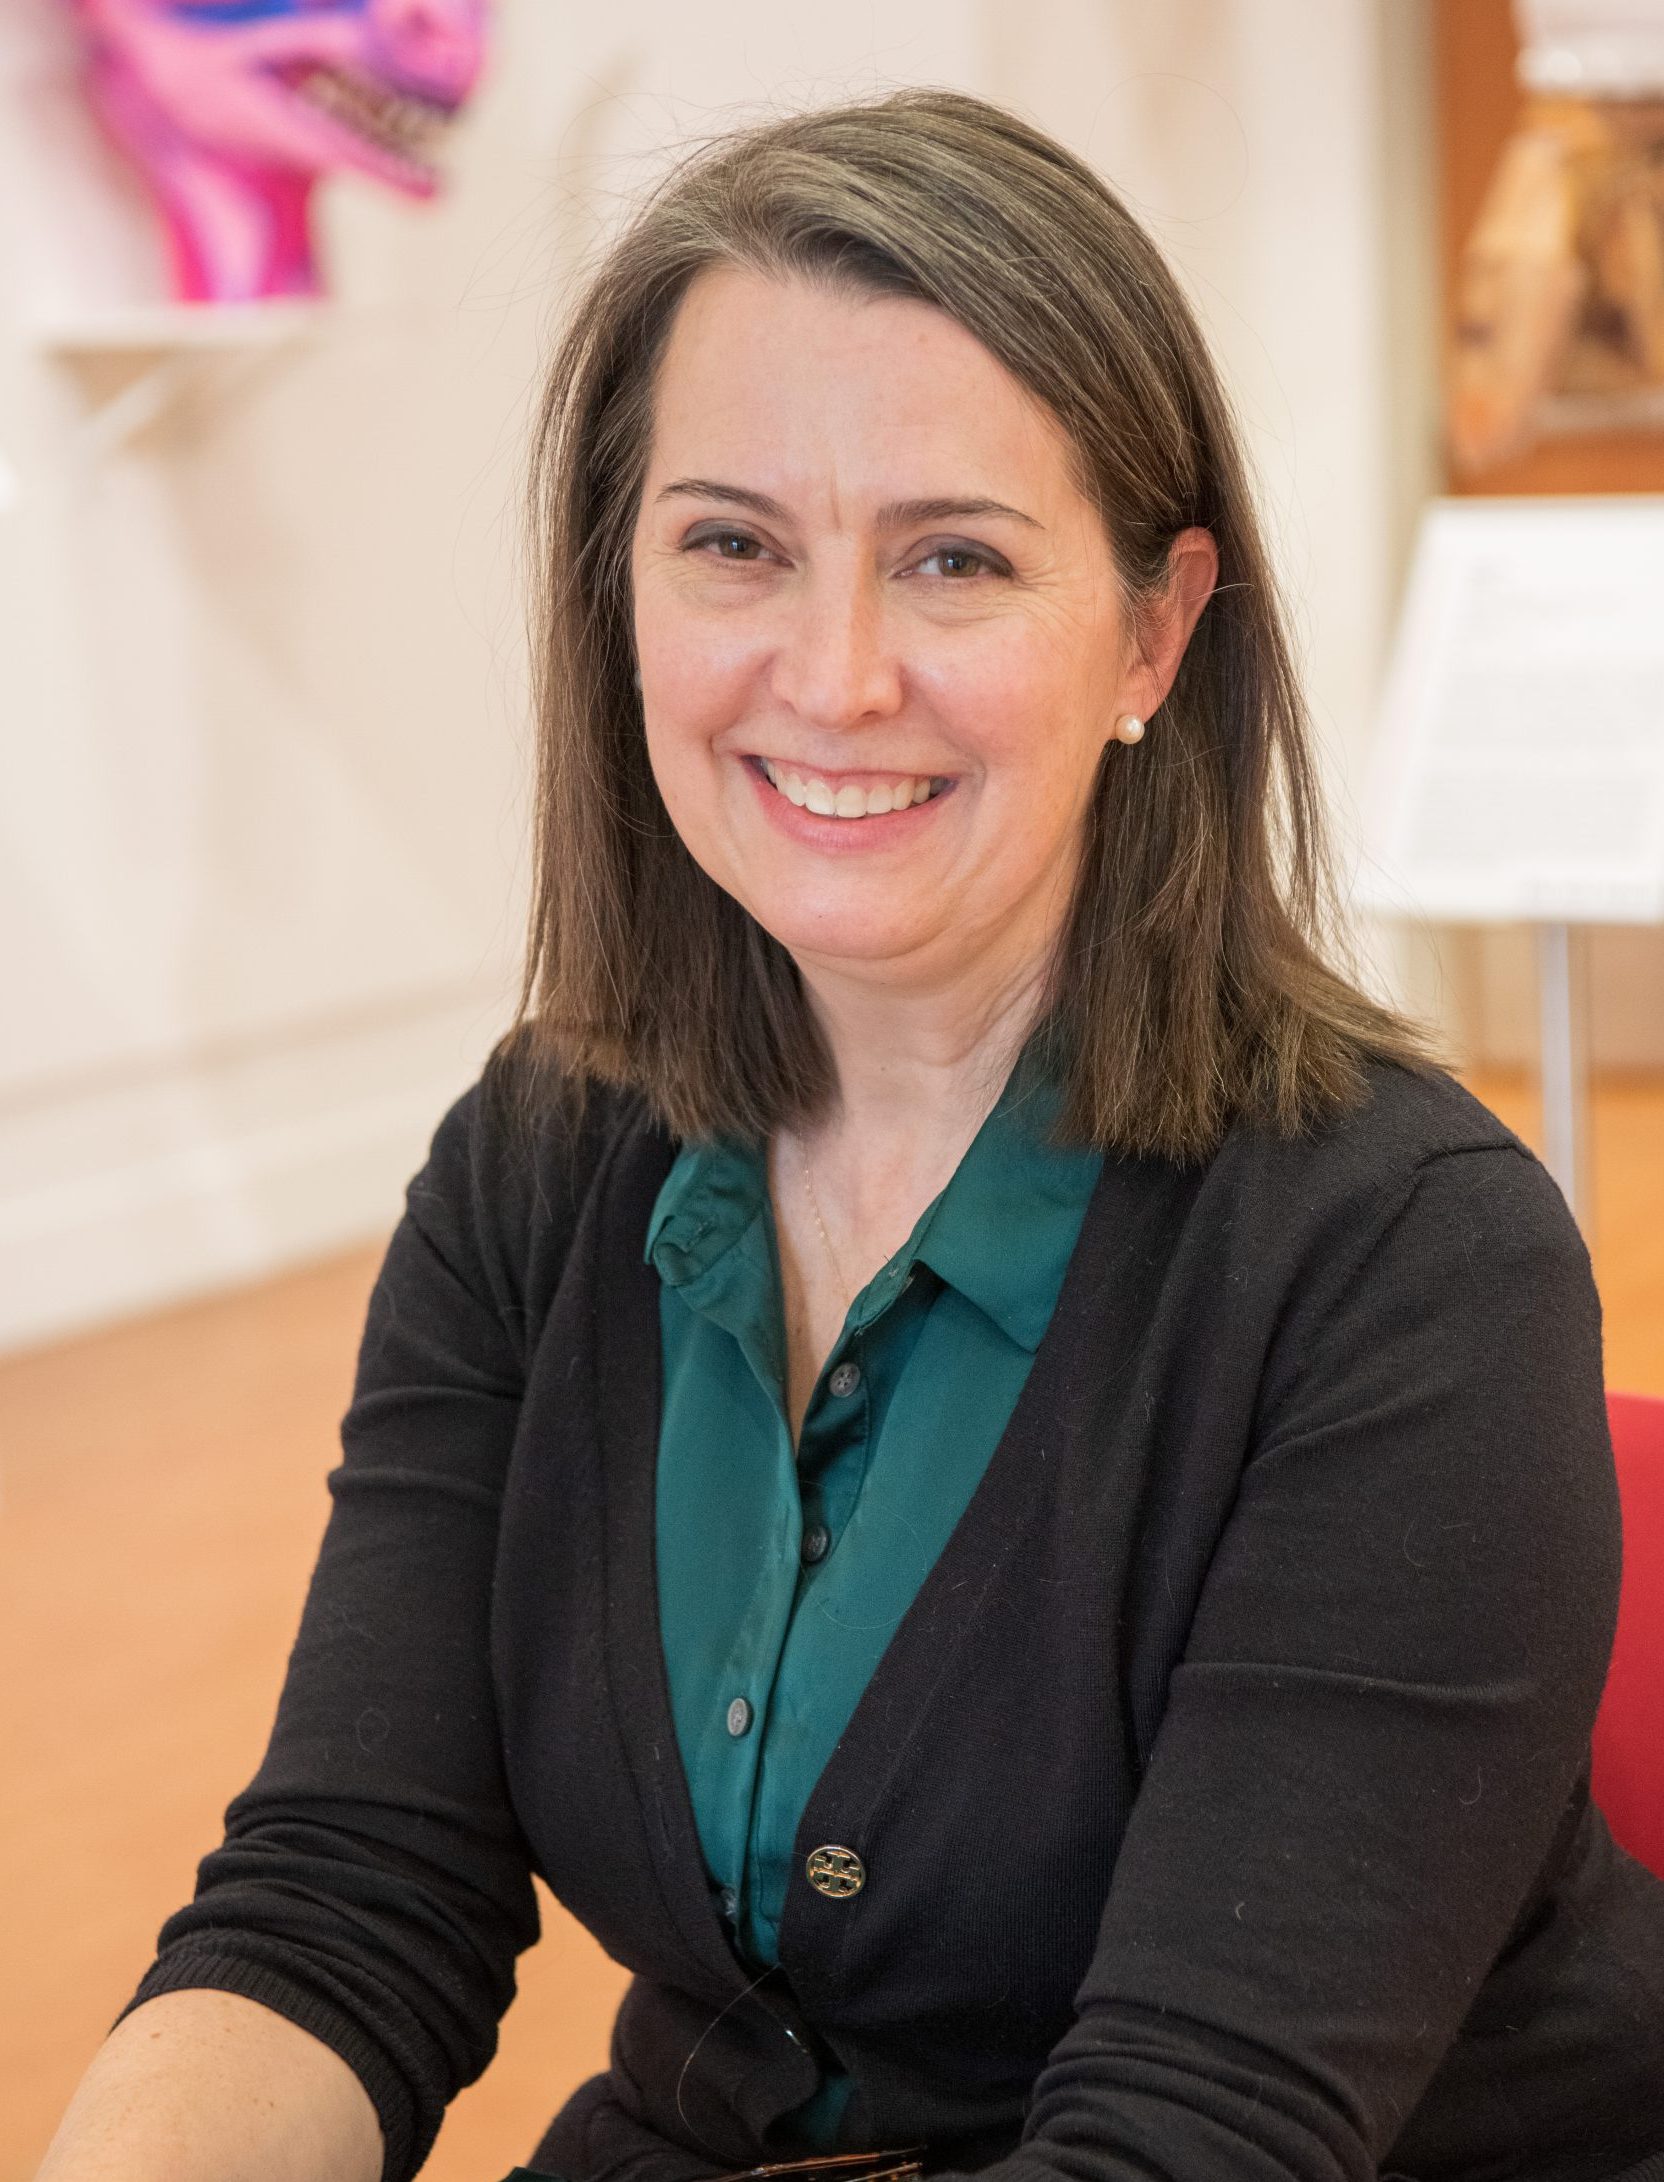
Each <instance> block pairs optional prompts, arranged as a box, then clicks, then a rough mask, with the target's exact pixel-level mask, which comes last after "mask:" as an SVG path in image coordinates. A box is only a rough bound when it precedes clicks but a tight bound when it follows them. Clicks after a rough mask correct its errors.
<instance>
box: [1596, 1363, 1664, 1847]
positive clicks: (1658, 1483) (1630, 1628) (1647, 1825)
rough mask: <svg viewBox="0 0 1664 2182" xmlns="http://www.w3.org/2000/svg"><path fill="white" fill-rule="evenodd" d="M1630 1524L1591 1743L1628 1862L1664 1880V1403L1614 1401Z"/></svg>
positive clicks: (1610, 1404) (1621, 1491)
mask: <svg viewBox="0 0 1664 2182" xmlns="http://www.w3.org/2000/svg"><path fill="white" fill-rule="evenodd" d="M1606 1407H1607V1414H1608V1416H1609V1417H1610V1419H1611V1423H1612V1448H1613V1452H1614V1453H1615V1454H1616V1456H1617V1458H1618V1496H1619V1499H1620V1500H1621V1502H1622V1504H1623V1517H1624V1580H1623V1589H1622V1591H1621V1592H1620V1594H1619V1599H1618V1634H1617V1640H1616V1642H1615V1643H1614V1645H1613V1647H1612V1665H1611V1669H1610V1671H1609V1672H1608V1674H1607V1678H1606V1692H1605V1695H1604V1696H1603V1697H1602V1698H1601V1701H1600V1715H1599V1717H1598V1718H1597V1719H1596V1721H1595V1734H1594V1760H1595V1763H1594V1781H1593V1786H1594V1797H1595V1801H1596V1802H1597V1803H1598V1804H1599V1805H1600V1808H1601V1810H1602V1812H1603V1813H1604V1814H1605V1817H1606V1822H1607V1824H1608V1825H1609V1826H1610V1827H1611V1829H1612V1831H1613V1834H1614V1835H1615V1836H1616V1838H1617V1839H1618V1840H1619V1841H1620V1842H1621V1843H1622V1844H1623V1846H1624V1847H1625V1848H1626V1849H1628V1851H1629V1853H1630V1855H1631V1856H1633V1857H1635V1858H1636V1859H1637V1860H1638V1861H1639V1862H1641V1863H1643V1864H1645V1865H1646V1866H1647V1867H1648V1869H1649V1870H1652V1871H1655V1872H1657V1873H1658V1875H1659V1876H1660V1878H1664V1401H1657V1400H1654V1399H1653V1398H1652V1397H1651V1396H1650V1395H1646V1394H1609V1395H1608V1396H1607V1398H1606Z"/></svg>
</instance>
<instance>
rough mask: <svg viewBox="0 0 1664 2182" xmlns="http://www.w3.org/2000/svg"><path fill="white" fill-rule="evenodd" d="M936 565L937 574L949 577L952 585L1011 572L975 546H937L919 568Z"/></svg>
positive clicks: (926, 556) (921, 562)
mask: <svg viewBox="0 0 1664 2182" xmlns="http://www.w3.org/2000/svg"><path fill="white" fill-rule="evenodd" d="M932 562H934V563H935V564H936V568H937V573H938V574H940V575H943V576H945V577H947V579H948V581H949V582H950V583H969V582H970V581H972V580H973V579H974V578H975V577H977V576H1004V575H1008V574H1009V573H1010V571H1009V570H1008V569H1006V568H1005V567H1003V566H1000V565H997V564H996V563H995V561H994V559H993V557H992V556H991V555H990V554H987V553H983V552H980V551H978V550H977V548H976V547H974V546H955V545H946V546H935V547H933V548H932V549H931V551H930V552H929V553H927V554H926V555H925V557H924V559H923V560H922V561H920V563H919V566H920V567H921V568H928V567H930V565H931V563H932Z"/></svg>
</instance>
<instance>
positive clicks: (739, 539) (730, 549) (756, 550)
mask: <svg viewBox="0 0 1664 2182" xmlns="http://www.w3.org/2000/svg"><path fill="white" fill-rule="evenodd" d="M707 546H714V547H715V548H716V557H717V559H718V560H722V561H751V560H755V559H756V558H757V556H758V555H759V554H760V553H761V552H762V550H763V549H762V547H761V546H760V545H759V544H758V543H757V541H756V539H755V538H753V537H751V536H750V535H749V533H748V532H746V531H743V530H707V531H704V532H702V533H701V535H700V536H698V537H696V538H690V539H689V540H688V551H689V552H701V551H703V550H704V549H705V548H706V547H707Z"/></svg>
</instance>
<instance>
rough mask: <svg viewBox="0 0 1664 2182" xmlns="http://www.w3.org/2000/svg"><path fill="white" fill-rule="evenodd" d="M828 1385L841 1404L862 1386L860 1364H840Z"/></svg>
mask: <svg viewBox="0 0 1664 2182" xmlns="http://www.w3.org/2000/svg"><path fill="white" fill-rule="evenodd" d="M826 1383H827V1385H828V1386H829V1387H830V1388H831V1389H832V1391H833V1393H834V1394H835V1395H836V1396H837V1397H838V1399H839V1401H840V1402H841V1401H842V1400H843V1398H844V1396H845V1395H846V1394H853V1393H854V1392H855V1389H856V1388H857V1387H858V1386H859V1385H860V1384H861V1367H860V1365H859V1364H839V1365H838V1367H837V1369H836V1370H835V1371H834V1372H833V1374H832V1376H831V1378H830V1379H828V1380H827V1382H826Z"/></svg>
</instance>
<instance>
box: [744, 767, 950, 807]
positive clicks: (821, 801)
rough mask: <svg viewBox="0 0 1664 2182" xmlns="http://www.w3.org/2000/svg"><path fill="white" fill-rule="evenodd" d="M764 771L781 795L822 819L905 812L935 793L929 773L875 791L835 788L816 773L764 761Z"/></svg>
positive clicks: (879, 786) (907, 776)
mask: <svg viewBox="0 0 1664 2182" xmlns="http://www.w3.org/2000/svg"><path fill="white" fill-rule="evenodd" d="M763 771H764V772H765V773H766V774H767V775H768V777H769V779H770V780H771V781H772V782H773V783H774V785H775V787H776V788H778V789H779V791H780V793H781V794H782V795H784V796H790V798H791V800H792V801H793V802H794V803H796V804H799V805H801V806H802V808H803V809H804V810H807V811H813V812H814V813H815V814H816V816H817V817H820V818H873V817H876V816H878V814H879V813H880V812H883V811H904V810H906V808H907V806H908V805H909V804H910V803H924V802H927V801H928V800H929V798H930V796H931V794H932V793H933V787H932V782H931V778H930V776H929V774H928V773H927V774H924V775H922V776H919V775H913V774H909V775H906V776H904V777H903V778H902V779H900V780H891V781H880V783H879V784H878V786H877V787H876V788H856V787H852V786H849V785H846V786H844V787H842V788H834V787H833V785H832V783H831V782H830V781H827V780H818V779H817V778H816V777H815V775H814V774H813V773H809V774H803V773H793V772H789V771H787V770H786V769H785V768H783V767H781V766H778V765H776V764H775V763H774V762H773V760H772V759H770V758H764V760H763Z"/></svg>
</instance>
